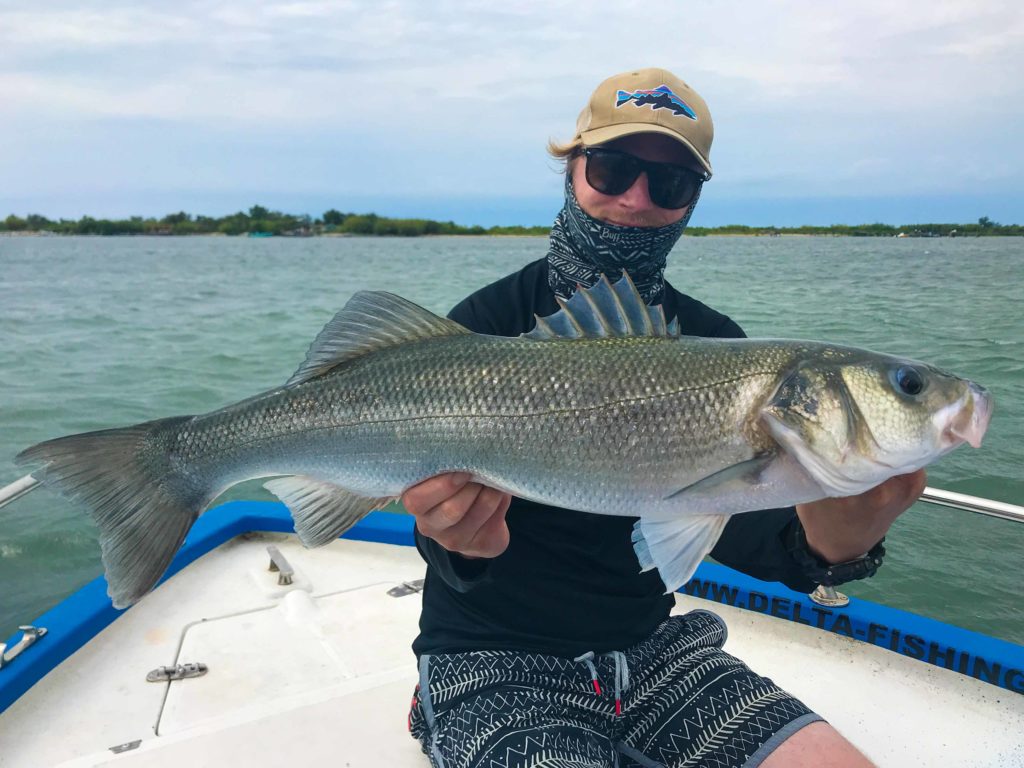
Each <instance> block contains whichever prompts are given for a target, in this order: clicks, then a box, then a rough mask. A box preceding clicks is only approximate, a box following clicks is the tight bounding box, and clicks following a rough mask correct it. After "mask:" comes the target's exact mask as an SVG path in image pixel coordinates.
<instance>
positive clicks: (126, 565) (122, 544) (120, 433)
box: [15, 416, 212, 608]
mask: <svg viewBox="0 0 1024 768" xmlns="http://www.w3.org/2000/svg"><path fill="white" fill-rule="evenodd" d="M191 419H192V417H191V416H178V417H174V418H169V419H159V420H157V421H149V422H145V423H143V424H136V425H135V426H132V427H125V428H123V429H104V430H100V431H98V432H85V433H82V434H78V435H69V436H67V437H60V438H57V439H55V440H47V441H46V442H43V443H39V444H38V445H34V446H32V447H31V448H28V449H26V450H24V451H22V452H21V453H20V454H18V456H17V457H16V459H15V461H16V462H17V463H18V464H22V465H37V466H38V469H36V470H35V471H33V473H32V474H33V475H34V476H35V477H36V479H38V480H39V481H40V482H42V483H43V485H46V486H48V487H50V488H52V489H54V490H56V491H58V492H60V493H62V494H63V495H65V496H67V497H68V498H70V499H72V500H75V501H78V502H81V503H83V504H84V505H85V506H87V507H88V509H89V512H90V514H91V516H92V518H93V520H95V521H96V524H97V525H98V526H99V529H100V548H101V549H102V552H103V566H104V569H105V571H106V576H107V593H108V594H109V595H110V597H111V599H112V600H113V602H114V607H116V608H125V607H127V606H129V605H131V604H132V603H134V602H135V601H137V600H138V599H139V598H140V597H142V596H143V595H144V594H146V593H147V592H148V591H149V590H150V589H152V588H153V586H154V585H155V584H156V583H157V581H158V580H159V579H160V576H161V575H162V574H163V573H164V571H166V570H167V566H168V565H170V562H171V560H172V558H173V557H174V554H175V553H176V552H177V551H178V548H179V547H180V546H181V543H182V542H183V541H184V540H185V534H186V533H188V529H189V528H191V527H192V523H193V522H195V520H196V518H197V517H198V516H199V514H200V513H201V512H202V511H203V509H205V508H206V505H207V504H209V502H210V501H211V500H212V497H211V496H210V491H209V490H208V489H196V488H195V487H194V483H193V482H191V481H190V480H189V478H188V476H187V475H186V474H184V473H182V472H181V471H180V470H178V469H175V466H174V461H173V458H172V454H171V445H172V443H171V438H173V436H174V435H175V433H177V431H178V428H179V427H180V426H181V424H183V423H184V422H186V421H190V420H191Z"/></svg>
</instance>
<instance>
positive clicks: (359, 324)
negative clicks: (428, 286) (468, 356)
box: [285, 291, 470, 387]
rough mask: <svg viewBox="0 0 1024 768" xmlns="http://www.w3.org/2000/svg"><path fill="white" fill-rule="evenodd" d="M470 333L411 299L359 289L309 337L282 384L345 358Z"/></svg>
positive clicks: (314, 374) (320, 372)
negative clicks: (299, 361) (296, 365)
mask: <svg viewBox="0 0 1024 768" xmlns="http://www.w3.org/2000/svg"><path fill="white" fill-rule="evenodd" d="M461 333H470V331H468V330H467V329H466V328H463V327H462V326H461V325H459V324H458V323H456V322H455V321H454V320H448V319H447V318H444V317H439V316H438V315H435V314H434V313H433V312H430V311H428V310H426V309H424V308H423V307H420V306H418V305H416V304H413V303H412V302H411V301H407V300H406V299H403V298H402V297H401V296H396V295H395V294H393V293H387V292H386V291H359V292H358V293H356V294H355V295H354V296H353V297H352V298H351V299H349V300H348V303H347V304H346V305H345V306H344V307H343V308H342V310H341V311H340V312H339V313H338V314H336V315H335V316H334V318H333V319H332V320H331V321H330V322H329V323H328V324H327V325H325V326H324V329H323V330H322V331H320V334H319V335H318V336H317V337H316V338H315V339H314V340H313V343H312V344H311V345H310V347H309V352H307V353H306V359H305V360H304V361H303V362H302V365H300V366H299V370H297V371H296V372H295V373H294V374H293V375H292V377H291V378H290V379H288V382H287V383H286V384H285V386H286V387H291V386H295V385H296V384H301V383H302V382H304V381H309V380H310V379H314V378H316V377H317V376H322V375H323V374H325V373H327V372H328V371H329V370H331V369H332V368H334V367H336V366H338V365H340V364H341V363H343V362H345V361H346V360H352V359H354V358H356V357H361V356H362V355H365V354H368V353H370V352H375V351H376V350H378V349H384V348H385V347H393V346H395V345H396V344H403V343H405V342H407V341H415V340H417V339H428V338H431V337H434V336H455V335H458V334H461Z"/></svg>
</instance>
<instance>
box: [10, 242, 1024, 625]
mask: <svg viewBox="0 0 1024 768" xmlns="http://www.w3.org/2000/svg"><path fill="white" fill-rule="evenodd" d="M545 248H546V240H545V239H544V238H487V237H482V238H422V239H411V240H399V239H383V238H366V239H363V238H344V239H342V238H317V239H304V240H287V239H279V238H273V239H247V238H0V485H4V484H6V483H8V482H11V481H13V480H15V479H16V478H17V477H20V476H21V474H22V473H21V472H19V471H18V469H17V468H16V467H15V466H14V464H13V462H12V459H13V457H14V455H15V454H16V453H17V452H18V451H20V450H21V449H22V448H25V447H27V446H29V445H32V444H33V443H36V442H38V441H40V440H44V439H47V438H51V437H56V436H59V435H64V434H68V433H72V432H81V431H84V430H90V429H100V428H104V427H110V426H120V425H125V424H130V423H134V422H138V421H143V420H146V419H151V418H157V417H161V416H169V415H175V414H184V413H198V412H203V411H207V410H212V409H215V408H218V407H220V406H223V405H225V404H227V403H230V402H233V401H235V400H238V399H241V398H242V397H244V396H247V395H250V394H254V393H256V392H259V391H261V390H264V389H267V388H270V387H273V386H277V385H279V384H281V383H282V382H284V381H285V380H286V379H287V378H288V377H289V376H290V375H291V374H292V372H293V371H294V369H295V368H296V367H297V366H298V364H299V362H300V361H301V360H302V359H303V357H304V356H305V352H306V349H307V347H308V346H309V343H310V341H312V339H313V338H314V336H316V334H317V333H318V332H319V330H320V328H321V327H322V326H323V324H324V323H325V322H326V321H327V320H328V319H330V317H331V316H332V315H333V314H334V312H335V311H337V310H338V309H339V308H340V307H341V306H342V305H343V304H344V302H345V301H346V299H347V298H348V297H349V296H350V295H351V294H352V293H353V292H354V291H357V290H360V289H387V290H391V291H394V292H396V293H399V294H401V295H403V296H406V297H408V298H410V299H412V300H414V301H416V302H417V303H419V304H422V305H423V306H426V307H427V308H429V309H433V310H435V311H437V312H439V313H444V312H446V311H447V310H448V309H449V308H450V306H451V305H452V304H454V303H455V302H456V301H457V300H458V299H460V298H461V297H462V296H464V295H465V294H467V293H469V292H470V291H472V290H473V289H474V288H476V287H478V286H481V285H484V284H485V283H487V282H489V281H491V280H494V279H496V278H498V277H501V276H502V275H504V274H507V273H508V272H510V271H512V270H513V269H516V268H517V267H519V266H521V265H522V264H524V263H526V262H527V261H530V260H532V259H534V258H537V257H538V256H540V255H542V254H543V253H544V251H545ZM670 264H671V267H670V269H669V272H668V277H669V279H670V280H671V281H672V282H673V284H674V285H675V286H676V287H677V288H679V289H681V290H683V291H684V292H687V293H690V294H691V295H693V296H695V297H697V298H699V299H701V300H702V301H704V302H706V303H708V304H710V305H711V306H713V307H715V308H717V309H719V310H720V311H723V312H725V313H726V314H729V315H730V316H732V317H733V318H734V319H735V320H737V321H738V322H739V323H740V324H741V325H742V326H743V327H744V328H745V329H746V331H747V333H748V334H749V335H751V336H776V337H779V336H781V337H802V338H817V339H828V340H831V341H835V342H840V343H848V344H856V345H860V346H866V347H869V348H873V349H877V350H879V351H883V352H892V353H898V354H908V355H911V356H914V357H918V358H921V359H924V360H928V361H930V362H934V363H936V364H938V365H941V366H943V367H947V368H950V369H952V370H955V371H957V372H958V373H961V374H962V375H965V376H968V377H970V378H973V379H975V380H977V381H978V382H980V383H982V384H983V385H985V386H986V387H988V388H989V389H990V390H991V391H992V392H993V395H994V398H995V414H994V416H993V420H992V426H991V427H990V429H989V432H988V435H987V437H986V441H985V445H984V447H983V449H982V450H980V451H974V450H971V449H969V448H961V449H959V450H957V451H956V452H954V453H953V454H951V455H949V456H947V457H945V458H943V459H942V460H941V461H940V462H939V463H938V464H936V465H933V467H932V468H931V470H930V473H929V484H930V485H932V486H935V487H939V488H946V489H949V490H955V491H960V492H963V493H970V494H975V495H981V496H986V497H989V498H994V499H999V500H1003V501H1008V502H1011V503H1016V504H1022V503H1024V470H1022V467H1024V440H1022V438H1024V342H1022V339H1024V312H1022V311H1021V301H1020V293H1019V292H1020V286H1021V284H1022V280H1021V278H1022V277H1024V240H1021V239H1017V238H987V239H943V240H895V239H874V238H872V239H852V238H827V237H806V238H804V237H782V238H731V237H713V238H712V237H709V238H684V239H683V240H682V241H681V242H680V244H679V245H678V246H677V248H676V250H675V252H674V253H673V256H672V258H671V259H670ZM229 497H230V498H269V496H268V495H267V494H266V492H264V491H263V490H262V489H261V488H260V487H259V485H258V483H247V484H244V485H243V486H238V487H237V488H236V489H234V490H233V491H232V492H231V493H230V494H229ZM887 544H888V550H889V554H888V556H887V558H886V564H885V566H884V567H883V568H882V570H881V571H880V573H879V575H878V576H877V577H875V578H874V579H870V580H868V581H865V582H858V583H856V584H851V585H847V586H846V587H844V591H847V592H849V593H850V594H853V595H857V596H860V597H866V598H869V599H872V600H875V601H878V602H881V603H885V604H887V605H891V606H895V607H898V608H904V609H907V610H912V611H915V612H917V613H921V614H924V615H928V616H932V617H934V618H937V619H941V620H943V621H948V622H951V623H954V624H958V625H960V626H964V627H967V628H970V629H974V630H977V631H981V632H985V633H988V634H992V635H996V636H998V637H1002V638H1005V639H1007V640H1011V641H1014V642H1018V643H1024V613H1022V611H1021V610H1020V608H1019V598H1018V595H1019V594H1020V587H1019V581H1020V570H1021V568H1020V566H1021V561H1022V554H1024V525H1015V524H1013V523H1009V522H1005V521H1000V520H994V519H991V518H985V517H981V516H977V515H972V514H969V513H965V512H958V511H955V510H949V509H945V508H941V507H935V506H931V505H925V504H918V505H916V506H915V507H914V508H913V509H911V510H910V511H909V512H907V513H906V514H905V515H903V516H902V517H901V518H900V519H899V520H898V521H897V522H896V525H895V526H894V528H893V531H892V532H891V534H890V536H889V538H888V541H887ZM99 573H100V565H99V547H98V545H97V543H96V534H95V530H94V528H93V525H92V523H91V521H89V519H88V517H87V516H86V515H84V514H82V513H81V511H80V510H78V509H75V508H72V507H71V506H70V505H69V504H67V503H66V502H65V501H64V500H63V499H61V498H60V497H58V496H55V495H53V494H51V493H50V492H48V491H45V490H38V491H36V492H34V493H32V494H30V495H29V496H27V497H24V498H23V499H21V500H19V501H17V502H15V503H14V504H12V505H10V506H8V507H6V508H5V509H3V510H0V638H3V637H7V636H9V635H10V634H11V633H12V632H13V630H14V628H15V626H16V625H17V624H19V623H25V622H27V621H29V620H31V619H33V618H34V617H35V616H37V615H39V614H40V613H42V612H43V611H44V610H46V609H47V608H49V607H50V606H52V605H53V604H54V603H56V602H57V601H59V600H60V599H62V598H63V597H65V596H66V595H68V594H69V593H70V592H72V591H74V590H75V589H77V588H78V587H79V586H81V585H82V584H83V583H85V582H86V581H88V580H90V579H92V578H94V577H95V576H96V575H98V574H99Z"/></svg>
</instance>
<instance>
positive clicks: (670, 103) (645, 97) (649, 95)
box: [615, 85, 697, 120]
mask: <svg viewBox="0 0 1024 768" xmlns="http://www.w3.org/2000/svg"><path fill="white" fill-rule="evenodd" d="M629 102H633V104H634V106H637V107H646V106H650V108H651V109H654V110H658V109H668V110H671V112H672V114H673V115H678V116H679V117H688V118H690V119H691V120H696V119H697V113H696V112H694V111H693V109H691V108H690V105H689V104H687V103H686V102H685V101H683V100H682V99H680V98H679V97H678V96H676V95H675V94H674V93H672V89H671V88H669V87H668V86H667V85H659V86H658V87H657V88H654V89H652V90H639V91H619V93H618V96H617V97H616V98H615V107H616V109H618V108H619V107H621V106H622V105H623V104H628V103H629Z"/></svg>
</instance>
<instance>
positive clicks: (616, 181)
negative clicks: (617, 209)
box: [583, 147, 708, 209]
mask: <svg viewBox="0 0 1024 768" xmlns="http://www.w3.org/2000/svg"><path fill="white" fill-rule="evenodd" d="M583 155H584V156H585V157H586V158H587V166H586V177H587V183H588V184H589V185H590V186H592V187H593V188H594V189H596V190H597V191H598V192H600V193H601V194H602V195H621V194H622V193H623V192H625V191H626V190H627V189H629V188H630V187H632V186H633V184H635V183H636V180H637V179H638V178H639V177H640V174H641V173H646V174H647V190H648V192H649V194H650V196H651V202H652V203H654V204H655V205H656V206H658V207H659V208H668V209H679V208H685V207H686V206H688V205H689V204H690V203H692V202H693V200H694V198H695V197H697V192H698V191H699V190H700V185H701V184H703V183H704V182H705V181H707V180H708V176H707V174H704V173H700V172H698V171H695V170H693V169H692V168H687V167H686V166H683V165H675V164H673V163H653V162H651V161H649V160H641V159H640V158H639V157H636V156H635V155H630V154H628V153H626V152H619V151H617V150H614V149H604V148H602V147H587V148H585V149H584V150H583Z"/></svg>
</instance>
